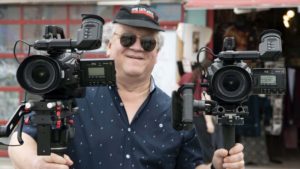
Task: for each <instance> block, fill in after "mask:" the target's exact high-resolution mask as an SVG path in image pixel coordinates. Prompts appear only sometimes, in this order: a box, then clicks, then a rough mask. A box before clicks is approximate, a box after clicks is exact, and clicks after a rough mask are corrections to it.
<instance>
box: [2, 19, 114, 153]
mask: <svg viewBox="0 0 300 169" xmlns="http://www.w3.org/2000/svg"><path fill="white" fill-rule="evenodd" d="M103 24H104V20H103V19H102V18H101V17H100V16H97V15H92V14H82V25H81V29H79V30H78V32H77V33H78V35H77V40H71V39H65V36H64V33H63V29H62V28H60V27H58V26H49V25H48V26H46V27H45V34H44V35H43V37H44V38H45V39H43V40H37V41H35V43H34V44H33V45H30V44H27V43H26V42H24V41H22V40H19V41H16V43H15V46H14V55H15V58H16V54H15V49H16V45H17V43H18V42H20V41H21V42H23V43H25V44H27V45H29V51H28V58H29V57H31V56H29V55H30V47H32V46H33V47H34V48H35V49H37V50H44V51H47V53H48V54H50V55H47V56H43V55H32V56H34V57H38V56H40V57H49V58H50V59H51V57H53V56H54V57H56V56H61V55H62V54H64V53H65V52H66V50H67V49H70V50H71V52H75V50H76V49H77V50H93V49H97V48H99V47H100V46H101V42H102V26H103ZM58 35H60V38H61V39H58V37H59V36H58ZM63 57H64V56H63ZM68 59H69V58H65V60H68ZM16 60H17V59H16ZM17 61H18V60H17ZM18 62H19V61H18ZM61 62H64V60H63V61H61ZM89 63H90V62H88V61H87V62H85V63H83V66H86V65H88V64H89ZM112 65H113V64H112ZM80 66H81V65H80ZM113 66H114V65H113ZM110 67H111V65H110ZM110 71H111V70H110ZM105 75H106V74H105ZM113 80H114V78H112V79H111V81H110V82H109V83H108V84H109V85H112V83H113ZM91 83H93V86H95V85H98V83H95V82H91ZM103 83H104V82H102V81H101V84H103ZM85 86H89V84H86V85H85ZM22 87H23V86H22ZM76 89H78V91H73V92H78V93H79V94H74V95H73V94H70V95H69V96H67V97H61V96H60V95H59V94H60V93H59V94H58V95H59V96H58V97H57V98H56V97H55V95H51V97H45V94H44V93H42V94H39V93H37V95H35V94H36V93H30V94H33V95H32V96H33V99H32V100H28V101H27V100H26V97H25V101H23V102H22V103H21V104H20V105H19V107H18V109H17V110H16V112H15V113H14V114H13V115H12V116H11V118H10V119H9V120H8V121H7V123H6V125H5V126H0V137H9V136H10V134H11V133H12V132H13V131H14V130H15V128H16V127H17V126H18V125H19V129H18V135H17V138H18V141H19V143H20V145H22V144H23V143H24V141H23V140H22V134H21V133H22V129H23V125H24V121H25V120H24V116H25V115H28V114H31V113H32V115H31V116H30V118H29V122H30V123H31V125H33V126H35V127H36V129H37V134H36V136H37V138H36V141H37V154H38V155H50V153H51V152H54V153H57V154H59V155H63V153H64V152H65V150H66V149H67V143H68V142H69V140H70V139H71V138H72V137H73V136H74V133H75V129H74V127H73V121H72V119H71V115H73V114H76V113H77V111H78V107H77V106H76V101H75V98H77V97H82V96H83V94H82V93H81V92H82V91H83V90H85V88H84V87H82V88H81V87H78V88H76ZM25 92H26V90H25ZM25 96H26V94H25ZM19 123H20V124H19ZM2 145H7V144H3V143H2ZM20 145H7V146H20Z"/></svg>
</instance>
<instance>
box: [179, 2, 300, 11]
mask: <svg viewBox="0 0 300 169" xmlns="http://www.w3.org/2000/svg"><path fill="white" fill-rule="evenodd" d="M297 6H300V0H188V1H187V2H186V4H185V8H186V9H232V8H283V7H297Z"/></svg>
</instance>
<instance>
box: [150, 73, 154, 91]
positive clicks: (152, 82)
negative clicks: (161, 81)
mask: <svg viewBox="0 0 300 169" xmlns="http://www.w3.org/2000/svg"><path fill="white" fill-rule="evenodd" d="M154 89H155V81H154V78H153V76H151V78H150V93H151V92H153V91H154Z"/></svg>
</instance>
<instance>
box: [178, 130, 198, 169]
mask: <svg viewBox="0 0 300 169" xmlns="http://www.w3.org/2000/svg"><path fill="white" fill-rule="evenodd" d="M182 133H183V135H184V139H183V142H182V144H181V145H182V146H181V148H180V152H179V155H178V157H177V164H176V169H194V168H195V167H196V166H198V165H200V164H202V163H203V158H202V151H201V147H200V144H199V141H198V138H197V135H196V131H195V129H192V130H191V131H182Z"/></svg>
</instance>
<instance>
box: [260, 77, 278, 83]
mask: <svg viewBox="0 0 300 169" xmlns="http://www.w3.org/2000/svg"><path fill="white" fill-rule="evenodd" d="M260 84H262V85H276V76H274V75H261V76H260Z"/></svg>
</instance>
